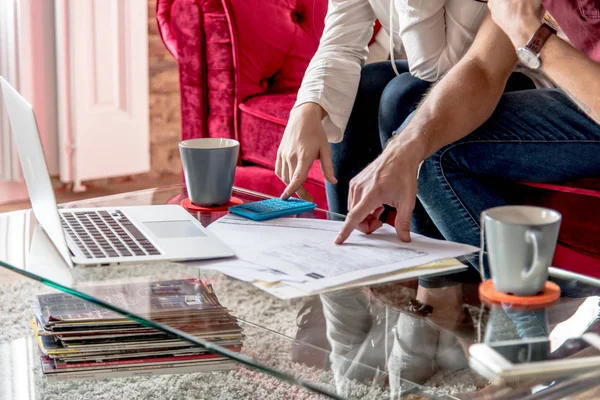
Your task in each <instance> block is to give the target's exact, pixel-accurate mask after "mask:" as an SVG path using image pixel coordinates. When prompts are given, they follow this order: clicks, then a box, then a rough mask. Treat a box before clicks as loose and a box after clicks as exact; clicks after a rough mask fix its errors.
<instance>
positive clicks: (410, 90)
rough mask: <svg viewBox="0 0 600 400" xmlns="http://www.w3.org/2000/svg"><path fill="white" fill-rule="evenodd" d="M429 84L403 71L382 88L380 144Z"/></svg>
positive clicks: (411, 108) (405, 115)
mask: <svg viewBox="0 0 600 400" xmlns="http://www.w3.org/2000/svg"><path fill="white" fill-rule="evenodd" d="M430 85H431V83H430V82H426V81H423V80H421V79H419V78H415V77H414V76H412V75H411V74H410V73H408V72H405V73H402V74H400V75H398V76H397V77H395V78H394V79H392V80H391V81H390V82H389V83H388V84H387V85H386V87H385V89H384V90H383V93H382V94H381V100H380V102H379V135H380V137H381V141H382V144H385V142H387V140H389V139H390V138H391V137H392V134H393V132H394V131H395V130H397V129H398V128H399V127H400V125H402V123H403V122H404V121H405V120H406V118H408V116H409V115H410V114H411V113H412V112H413V111H414V110H415V109H416V108H417V106H418V105H419V102H420V101H421V99H422V98H423V96H424V95H425V93H426V92H427V89H428V88H429V86H430Z"/></svg>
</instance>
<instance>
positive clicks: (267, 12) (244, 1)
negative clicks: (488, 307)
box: [157, 0, 600, 277]
mask: <svg viewBox="0 0 600 400" xmlns="http://www.w3.org/2000/svg"><path fill="white" fill-rule="evenodd" d="M326 8H327V0H158V5H157V20H158V25H159V29H160V33H161V36H162V38H163V41H164V42H165V45H166V46H167V48H168V49H169V51H170V52H171V53H172V54H173V56H174V57H175V58H176V59H177V61H178V62H179V71H180V85H181V113H182V138H183V139H189V138H197V137H227V138H235V139H237V140H239V141H240V143H241V159H240V164H241V165H240V167H239V168H238V171H237V174H236V181H235V184H236V185H237V186H240V187H245V188H249V189H252V190H256V191H259V192H263V193H267V194H271V195H275V196H277V195H279V194H280V193H281V192H282V190H283V188H284V186H283V184H282V183H281V182H280V181H279V179H278V178H277V177H276V176H275V174H274V173H273V169H274V166H275V156H276V153H277V147H278V145H279V141H280V139H281V136H282V135H283V130H284V128H285V124H286V122H287V119H288V116H289V112H290V109H291V108H292V106H293V104H294V101H295V99H296V92H297V90H298V88H299V86H300V83H301V80H302V77H303V75H304V71H305V69H306V67H307V66H308V63H309V61H310V58H311V57H312V55H313V54H314V52H315V51H316V49H317V46H318V43H319V38H320V36H321V33H322V31H323V24H324V17H325V13H326ZM306 186H307V189H308V190H309V191H310V192H311V193H312V194H313V195H314V196H315V201H316V202H317V203H318V205H319V206H320V207H323V208H326V206H327V203H326V197H325V190H324V184H323V176H322V174H321V171H320V168H319V166H318V165H315V166H314V167H313V168H312V170H311V172H310V174H309V178H308V182H307V185H306ZM524 189H525V186H524ZM527 193H528V194H527V196H528V198H529V199H530V202H531V203H534V204H541V205H546V206H550V207H552V208H555V209H557V210H559V211H560V212H561V213H562V214H563V216H564V221H563V225H562V229H561V235H560V245H559V248H558V250H557V253H556V258H555V264H556V265H559V266H561V267H563V268H566V269H569V270H573V271H577V272H582V273H587V274H589V275H594V276H598V277H600V256H599V255H600V180H588V181H584V182H578V183H574V184H569V185H533V186H529V187H528V188H527Z"/></svg>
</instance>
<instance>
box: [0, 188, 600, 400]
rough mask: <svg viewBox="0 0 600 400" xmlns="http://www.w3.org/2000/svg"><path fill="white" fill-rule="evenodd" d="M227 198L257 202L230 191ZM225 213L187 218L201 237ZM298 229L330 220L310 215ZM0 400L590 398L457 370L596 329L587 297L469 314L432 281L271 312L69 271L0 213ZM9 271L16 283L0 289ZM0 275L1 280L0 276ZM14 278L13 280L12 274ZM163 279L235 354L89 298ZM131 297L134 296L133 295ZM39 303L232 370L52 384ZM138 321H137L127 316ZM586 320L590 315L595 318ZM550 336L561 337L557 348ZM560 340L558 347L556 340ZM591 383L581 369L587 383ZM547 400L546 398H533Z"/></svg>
mask: <svg viewBox="0 0 600 400" xmlns="http://www.w3.org/2000/svg"><path fill="white" fill-rule="evenodd" d="M234 196H236V197H238V198H240V199H242V200H244V201H255V200H261V199H264V198H266V196H263V195H260V194H258V193H253V192H249V191H245V190H241V189H235V190H234ZM184 197H185V188H184V187H182V186H171V187H164V188H157V189H151V190H144V191H138V192H132V193H125V194H121V195H116V196H109V197H103V198H98V199H90V200H85V201H78V202H74V203H69V204H65V206H68V207H71V208H75V207H111V206H115V207H119V206H126V205H147V204H167V203H172V204H178V203H179V201H180V200H181V199H183V198H184ZM226 214H227V212H200V213H195V214H194V216H195V217H196V218H198V219H199V221H200V222H201V223H202V224H203V225H205V226H207V225H209V224H210V223H212V222H214V221H216V220H217V219H219V218H221V217H223V216H224V215H226ZM301 217H307V218H320V219H333V220H341V219H343V216H340V215H336V214H332V213H329V212H326V211H322V210H318V209H317V210H315V211H314V212H312V213H309V214H306V215H302V216H301ZM0 235H1V236H0V261H2V264H1V265H2V268H1V269H0V296H1V300H2V305H1V306H0V313H1V316H0V323H4V324H5V325H9V326H8V328H6V326H5V328H6V329H5V332H4V333H3V334H2V335H0V385H1V388H0V400H4V399H6V400H9V399H10V400H13V399H15V400H16V399H18V400H21V399H36V400H37V399H42V398H54V397H58V396H59V395H60V396H61V398H72V399H78V398H80V397H81V398H83V396H85V397H86V398H114V397H112V395H114V396H115V397H116V396H119V397H122V398H130V397H134V396H138V397H139V398H145V397H150V396H154V397H156V398H213V397H218V396H221V397H219V398H261V399H271V398H273V399H275V398H284V397H288V398H303V399H304V398H338V399H396V398H406V399H450V398H464V399H471V398H506V399H509V398H510V399H513V398H528V399H534V398H546V397H550V396H553V395H556V393H561V394H562V395H569V394H573V395H577V396H578V397H577V398H582V399H584V398H590V399H591V398H597V397H598V395H599V394H598V392H597V391H594V389H595V386H596V384H595V383H594V382H595V380H594V379H592V378H590V377H587V376H584V377H577V378H571V379H562V380H553V381H548V380H542V379H539V380H537V381H526V382H518V383H517V384H511V385H507V384H499V383H497V382H489V381H488V380H487V379H485V378H483V377H482V376H480V375H479V374H477V372H475V371H473V370H471V369H470V368H469V363H468V347H469V346H470V345H471V344H473V343H477V342H482V341H494V340H509V339H513V340H526V339H527V338H531V337H540V336H542V337H550V338H552V339H553V340H561V338H562V337H563V336H564V337H566V336H578V335H582V334H583V333H585V332H587V331H590V330H596V331H598V330H599V328H598V326H597V325H598V324H597V323H596V324H594V323H595V321H596V320H597V319H598V315H597V314H598V300H599V297H598V296H600V288H599V287H596V286H594V285H593V284H592V283H593V282H592V283H590V282H587V283H583V282H580V281H577V280H573V279H570V280H568V281H567V280H563V281H559V282H558V283H559V284H560V285H561V288H562V289H563V295H562V297H561V299H560V300H559V301H558V302H557V303H556V304H554V305H552V306H549V307H546V308H544V309H541V310H535V311H531V310H519V309H515V308H514V307H513V308H510V307H508V308H507V307H506V306H504V307H502V306H491V305H487V304H485V303H482V302H481V301H480V300H479V297H478V294H477V283H476V282H475V281H474V280H473V279H470V278H472V277H469V274H466V275H465V274H463V276H467V277H468V279H465V280H464V281H460V283H457V282H456V280H455V278H452V277H447V278H448V279H447V280H446V283H445V284H443V283H444V282H445V278H446V277H444V276H441V277H437V279H436V280H435V282H438V283H439V282H442V284H441V285H429V284H428V285H424V284H423V281H421V283H420V281H419V280H417V279H409V280H404V281H400V282H393V283H385V284H380V285H373V286H363V287H356V288H351V289H345V290H338V291H334V292H329V293H325V294H321V295H316V296H307V297H305V298H297V299H293V300H280V299H278V298H276V297H273V296H271V295H269V294H268V293H266V292H264V291H262V290H260V289H258V288H257V287H255V286H254V285H253V284H252V283H251V282H244V281H240V280H235V279H232V278H229V277H227V276H225V275H223V274H220V273H218V272H214V271H210V270H205V269H202V270H201V269H198V268H196V267H193V266H189V265H186V264H179V263H148V264H139V265H138V264H136V265H119V266H110V267H94V268H69V267H67V266H66V265H65V264H64V263H63V262H62V261H61V259H60V257H59V256H58V255H57V254H56V252H55V251H54V248H53V247H52V246H51V244H50V243H49V241H48V239H47V238H46V237H45V235H44V233H43V232H42V231H41V230H40V229H39V226H38V225H37V222H36V221H35V218H34V216H33V214H32V213H31V211H30V210H27V211H17V212H12V213H5V214H0ZM7 271H12V272H14V273H16V274H18V275H19V276H18V277H17V278H13V279H11V280H9V281H12V283H3V281H2V277H3V276H8V275H6V274H8V272H7ZM3 274H4V275H3ZM12 276H13V277H14V275H12ZM173 280H201V281H202V282H204V283H207V284H210V285H211V287H212V288H213V289H214V292H215V294H216V296H217V297H218V299H219V301H220V303H221V304H222V305H223V306H224V307H226V308H227V309H229V310H231V313H232V314H233V315H234V316H235V318H236V320H237V324H238V325H239V327H241V329H242V331H243V335H244V339H243V346H242V347H241V349H235V350H232V349H231V348H230V347H227V346H221V345H220V343H221V342H219V341H218V340H216V339H215V340H212V339H211V338H209V337H208V338H207V337H203V339H200V338H198V337H197V336H195V335H194V333H193V332H189V331H186V328H185V326H186V325H185V323H184V322H185V321H179V320H178V321H175V322H173V320H169V319H168V318H167V319H165V318H164V315H162V314H160V315H159V314H153V312H152V311H153V309H152V308H151V305H150V304H149V303H148V304H145V303H144V302H143V301H142V302H141V303H140V302H138V303H137V304H135V305H134V304H128V303H127V302H124V301H123V300H122V298H121V297H119V296H106V295H98V293H99V292H98V287H100V286H102V285H113V286H117V287H119V286H120V287H122V288H123V290H128V289H129V288H131V287H138V286H140V285H141V286H144V285H146V286H151V285H159V286H160V285H161V283H164V282H166V281H173ZM136 285H137V286H136ZM41 293H66V294H70V295H72V296H76V297H77V298H79V299H82V300H85V301H86V302H89V303H92V304H94V305H95V307H97V310H110V311H112V312H114V313H117V314H120V315H124V316H126V317H127V318H128V319H130V320H131V321H135V322H137V323H140V324H142V325H144V326H146V327H148V328H152V329H154V330H157V331H159V332H161V333H164V334H167V335H171V336H172V337H173V339H174V340H175V339H176V340H180V341H183V342H185V343H187V344H188V345H189V346H190V347H194V346H196V347H199V348H203V349H208V351H209V352H211V353H214V354H216V355H217V356H220V357H223V358H227V359H231V360H233V363H234V364H233V365H234V369H233V370H230V371H222V372H206V373H194V372H187V373H180V374H170V375H168V374H165V375H153V376H144V375H141V376H131V377H116V378H110V379H78V380H62V381H60V380H54V379H49V378H48V377H47V376H46V375H43V374H42V373H41V367H40V357H39V347H38V345H37V342H36V341H35V339H34V338H33V337H32V336H33V332H32V329H31V327H30V326H29V321H28V319H29V318H31V313H30V312H29V305H28V304H27V303H26V301H27V300H28V299H29V298H31V297H33V296H36V295H38V294H41ZM140 310H141V311H140ZM594 312H595V313H596V314H595V315H594ZM561 335H562V336H561ZM565 335H566V336H565ZM591 372H592V371H591ZM545 396H546V397H545Z"/></svg>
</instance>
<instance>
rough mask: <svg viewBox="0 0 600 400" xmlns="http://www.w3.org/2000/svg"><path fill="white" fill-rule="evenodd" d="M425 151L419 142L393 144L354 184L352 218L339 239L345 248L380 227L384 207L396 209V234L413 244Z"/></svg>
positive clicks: (345, 225) (350, 203)
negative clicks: (346, 243) (353, 239)
mask: <svg viewBox="0 0 600 400" xmlns="http://www.w3.org/2000/svg"><path fill="white" fill-rule="evenodd" d="M423 154H424V151H423V149H422V147H421V146H420V144H417V143H416V142H412V141H410V142H407V141H402V138H396V139H394V140H392V141H391V142H390V143H389V144H388V146H387V147H386V148H385V150H384V151H383V153H382V154H381V155H380V156H379V157H378V158H377V159H376V160H375V161H374V162H373V163H372V164H370V165H369V166H368V167H367V168H365V169H364V170H363V171H362V172H361V173H360V174H358V175H357V176H356V177H355V178H354V179H352V181H351V182H350V193H349V195H348V210H349V212H348V217H347V218H346V222H345V223H344V226H343V228H342V231H341V232H340V234H339V236H338V237H337V239H336V241H335V242H336V243H337V244H342V243H343V242H344V241H345V240H346V239H347V238H348V237H349V236H350V234H351V233H352V231H353V230H354V229H358V230H360V231H361V232H364V233H372V232H374V231H375V230H376V229H378V228H379V227H381V225H382V224H381V222H380V221H379V220H378V218H379V216H380V215H381V213H382V212H383V206H384V205H389V206H392V207H395V208H396V212H397V214H396V221H395V225H396V232H397V234H398V237H399V238H400V240H402V241H404V242H410V219H411V215H412V211H413V209H414V207H415V199H416V196H417V172H418V169H419V164H420V162H421V161H422V160H423V158H424V157H423Z"/></svg>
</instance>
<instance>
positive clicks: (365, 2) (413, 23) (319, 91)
mask: <svg viewBox="0 0 600 400" xmlns="http://www.w3.org/2000/svg"><path fill="white" fill-rule="evenodd" d="M391 1H394V2H395V4H390V2H391ZM390 9H392V10H394V9H395V11H396V12H395V13H392V14H391V16H392V17H393V18H391V23H392V24H391V26H390ZM486 12H487V7H486V5H485V4H484V3H480V2H477V1H475V0H329V9H328V12H327V16H326V18H325V30H324V32H323V36H322V38H321V42H320V44H319V48H318V50H317V52H316V53H315V55H314V57H313V58H312V60H311V62H310V64H309V66H308V69H307V70H306V73H305V75H304V79H303V80H302V86H301V87H300V90H299V91H298V98H297V100H296V104H295V106H294V107H297V106H299V105H301V104H304V103H308V102H313V103H317V104H319V105H320V106H321V107H322V108H323V109H324V110H325V111H326V112H327V117H326V118H325V119H324V120H323V126H324V128H325V132H326V133H327V138H328V140H329V141H330V142H332V143H337V142H339V141H341V140H342V137H343V132H344V130H345V129H346V124H347V123H348V118H349V117H350V113H351V111H352V106H353V105H354V99H355V97H356V92H357V90H358V83H359V80H360V71H361V67H362V66H363V65H364V64H365V62H366V59H367V55H368V52H369V48H368V43H369V41H370V39H371V36H372V35H373V24H374V22H375V20H376V19H377V20H379V22H380V23H381V25H382V28H383V29H385V31H386V32H387V33H388V34H389V35H390V36H391V40H392V41H391V43H392V45H393V47H394V53H395V56H398V55H399V54H401V52H402V44H403V45H404V53H405V54H406V58H407V60H408V64H409V67H410V72H411V73H412V74H413V75H414V76H416V77H418V78H420V79H423V80H426V81H430V82H434V81H437V80H438V79H440V78H441V77H442V76H443V75H444V74H445V73H446V72H447V71H448V70H449V69H450V68H451V67H452V66H454V65H455V64H456V63H457V62H458V61H459V60H460V59H461V57H462V56H463V55H464V54H465V52H466V51H467V50H468V48H469V46H470V45H471V43H472V42H473V40H474V39H475V35H476V34H477V30H478V29H479V25H480V24H481V22H482V21H483V18H484V16H485V15H486Z"/></svg>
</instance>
